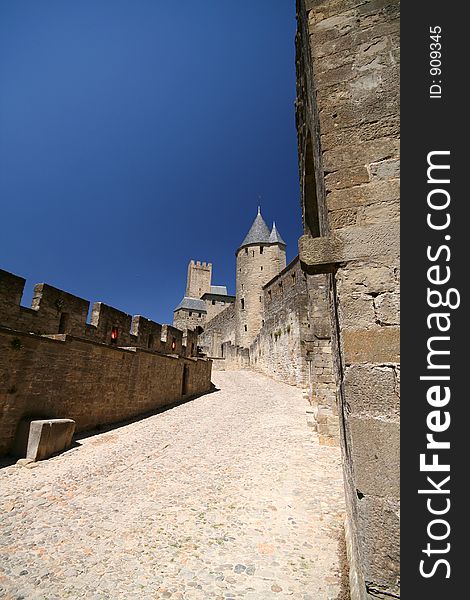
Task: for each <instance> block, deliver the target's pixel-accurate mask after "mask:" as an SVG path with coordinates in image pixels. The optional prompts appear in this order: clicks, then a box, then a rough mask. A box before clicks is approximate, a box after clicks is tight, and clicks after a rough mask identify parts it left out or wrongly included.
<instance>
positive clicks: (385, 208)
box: [357, 202, 400, 225]
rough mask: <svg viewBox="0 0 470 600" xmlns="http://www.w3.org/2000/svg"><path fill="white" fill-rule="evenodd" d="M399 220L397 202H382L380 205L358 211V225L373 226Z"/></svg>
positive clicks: (398, 205)
mask: <svg viewBox="0 0 470 600" xmlns="http://www.w3.org/2000/svg"><path fill="white" fill-rule="evenodd" d="M399 219H400V203H399V202H382V203H381V204H372V205H371V206H365V207H364V208H362V209H359V210H358V214H357V224H358V225H374V224H376V223H384V222H387V221H388V222H390V221H398V220H399Z"/></svg>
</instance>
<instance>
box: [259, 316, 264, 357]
mask: <svg viewBox="0 0 470 600" xmlns="http://www.w3.org/2000/svg"><path fill="white" fill-rule="evenodd" d="M261 323H262V325H263V326H264V319H263V320H262V321H261ZM260 352H261V350H260Z"/></svg>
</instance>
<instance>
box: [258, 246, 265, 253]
mask: <svg viewBox="0 0 470 600" xmlns="http://www.w3.org/2000/svg"><path fill="white" fill-rule="evenodd" d="M263 250H264V248H263V246H260V248H259V253H260V254H263Z"/></svg>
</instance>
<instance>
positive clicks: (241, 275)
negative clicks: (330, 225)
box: [235, 207, 286, 347]
mask: <svg viewBox="0 0 470 600" xmlns="http://www.w3.org/2000/svg"><path fill="white" fill-rule="evenodd" d="M236 257H237V276H236V304H235V307H236V308H235V317H236V335H235V342H236V344H238V345H239V346H244V347H248V346H249V345H250V344H251V343H252V341H253V340H254V339H255V337H256V336H257V334H258V333H259V330H260V329H261V327H262V324H263V312H264V297H263V286H264V285H265V284H266V283H268V281H271V279H272V278H273V277H275V276H276V275H277V274H278V273H280V272H281V271H282V270H283V269H284V268H285V266H286V244H285V242H284V240H283V239H282V237H281V236H280V234H279V232H278V231H277V229H276V226H275V225H273V227H272V230H271V231H270V230H269V227H268V226H267V225H266V222H265V220H264V219H263V217H262V215H261V209H260V207H258V214H257V215H256V217H255V220H254V221H253V224H252V225H251V227H250V230H249V231H248V233H247V235H246V236H245V239H244V240H243V242H242V243H241V245H240V247H239V248H238V250H237V252H236Z"/></svg>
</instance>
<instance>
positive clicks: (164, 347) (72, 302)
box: [0, 269, 197, 356]
mask: <svg viewBox="0 0 470 600" xmlns="http://www.w3.org/2000/svg"><path fill="white" fill-rule="evenodd" d="M25 283H26V280H25V279H24V278H23V277H18V276H17V275H14V274H12V273H9V272H7V271H4V270H2V269H0V326H1V327H7V328H9V329H13V330H15V331H21V332H25V333H35V334H39V335H55V334H69V335H72V336H74V337H78V338H85V339H89V340H92V341H94V342H98V343H102V344H109V345H111V346H116V347H136V348H145V349H148V350H153V351H156V352H160V353H162V354H177V355H182V356H194V355H196V352H197V349H195V350H194V354H192V353H191V345H190V346H189V348H188V349H187V346H186V345H183V332H182V331H180V330H179V329H176V328H175V327H173V326H171V325H161V324H159V323H155V322H154V321H151V320H150V319H147V318H146V317H143V316H141V315H136V316H132V315H129V314H127V313H125V312H123V311H121V310H118V309H116V308H113V307H112V306H108V305H107V304H104V303H103V302H95V303H94V304H93V306H92V311H91V317H90V322H89V323H88V322H87V317H88V313H89V308H90V302H89V301H88V300H84V299H83V298H80V297H79V296H75V295H73V294H70V293H68V292H64V291H63V290H60V289H58V288H55V287H53V286H51V285H48V284H47V283H39V284H37V285H36V286H35V287H34V293H33V299H32V302H31V307H30V308H28V307H25V306H21V298H22V295H23V290H24V286H25Z"/></svg>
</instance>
